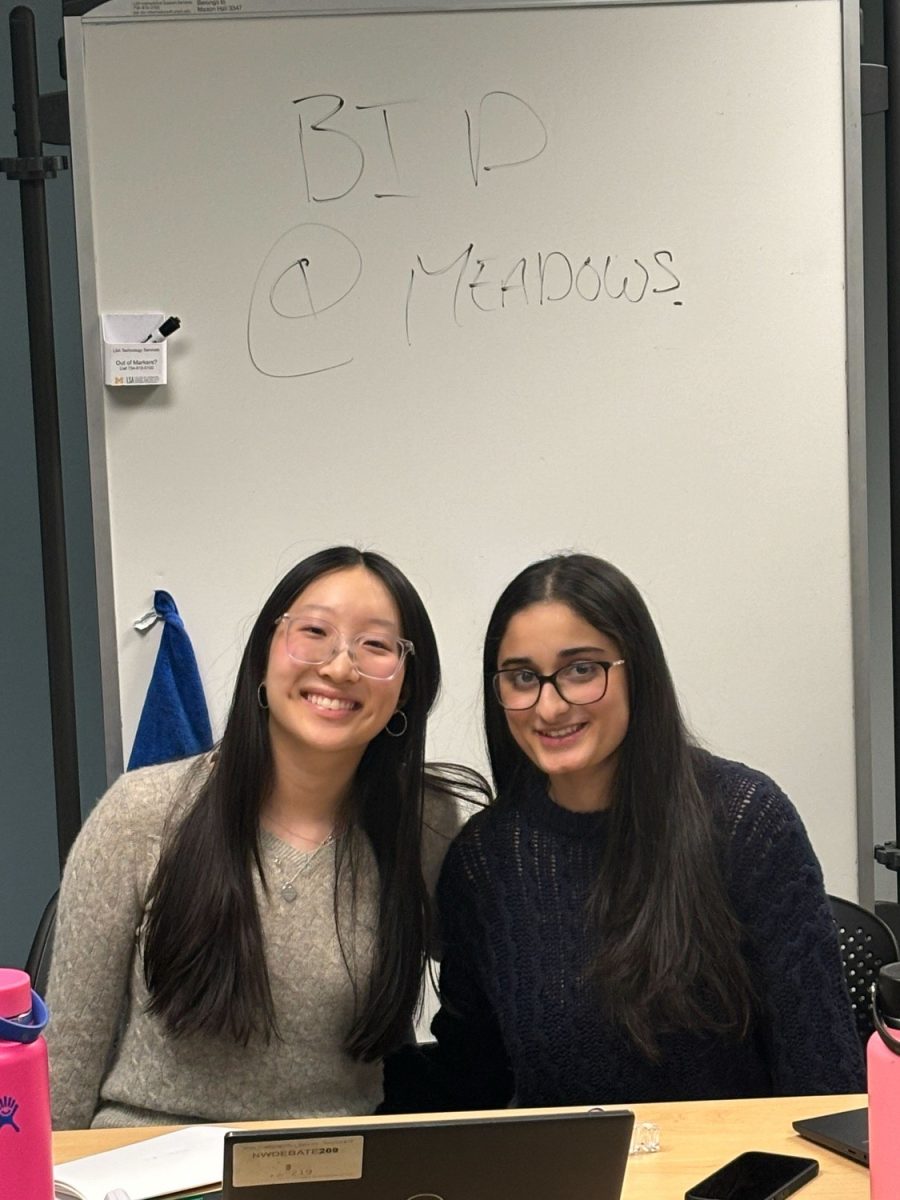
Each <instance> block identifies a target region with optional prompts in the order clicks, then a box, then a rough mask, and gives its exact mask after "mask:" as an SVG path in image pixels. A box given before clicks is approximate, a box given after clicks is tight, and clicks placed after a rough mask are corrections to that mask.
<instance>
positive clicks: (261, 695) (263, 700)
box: [256, 683, 269, 708]
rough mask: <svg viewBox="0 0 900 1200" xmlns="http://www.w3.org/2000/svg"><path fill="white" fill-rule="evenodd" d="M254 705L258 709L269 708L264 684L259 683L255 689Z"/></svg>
mask: <svg viewBox="0 0 900 1200" xmlns="http://www.w3.org/2000/svg"><path fill="white" fill-rule="evenodd" d="M256 703H257V704H258V705H259V707H260V708H268V707H269V694H268V692H267V691H266V685H265V684H264V683H261V684H260V685H259V687H258V688H257V689H256Z"/></svg>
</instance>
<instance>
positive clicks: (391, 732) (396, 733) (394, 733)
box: [384, 708, 409, 738]
mask: <svg viewBox="0 0 900 1200" xmlns="http://www.w3.org/2000/svg"><path fill="white" fill-rule="evenodd" d="M394 717H401V718H402V719H403V727H402V728H401V729H391V721H393V719H394ZM391 721H388V723H387V725H385V727H384V732H385V733H386V734H387V735H388V737H395V738H399V737H403V735H404V733H406V731H407V729H408V728H409V718H408V717H407V715H406V713H405V712H404V711H403V709H402V708H398V709H397V711H396V712H395V713H392V714H391Z"/></svg>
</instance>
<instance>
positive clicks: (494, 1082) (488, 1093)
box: [384, 554, 864, 1111]
mask: <svg viewBox="0 0 900 1200" xmlns="http://www.w3.org/2000/svg"><path fill="white" fill-rule="evenodd" d="M484 702H485V725H486V734H487V743H488V750H489V755H490V760H491V767H492V770H493V775H494V782H495V786H496V792H497V800H496V803H495V804H494V805H493V806H492V807H490V808H488V809H486V810H484V811H483V812H482V813H480V814H479V815H478V816H476V817H475V818H473V819H472V820H471V821H470V822H469V824H468V825H467V826H466V827H465V828H464V830H463V831H462V833H461V834H460V835H459V837H458V838H457V840H456V842H455V843H454V845H453V846H452V847H451V850H450V852H449V854H448V856H447V859H446V861H445V865H444V869H443V873H442V876H441V881H440V884H439V887H438V903H439V910H440V921H441V929H442V937H443V944H444V957H443V961H442V965H441V979H440V991H441V1009H440V1012H439V1013H438V1015H437V1016H436V1018H435V1020H434V1023H433V1026H432V1030H433V1033H434V1035H435V1037H436V1039H437V1041H436V1043H435V1044H434V1045H433V1046H427V1047H423V1048H414V1047H406V1048H404V1049H403V1050H402V1051H401V1052H400V1053H399V1054H398V1055H397V1056H395V1057H394V1058H393V1059H392V1060H389V1062H388V1064H387V1067H386V1076H385V1094H386V1101H385V1105H384V1110H385V1111H400V1110H404V1109H408V1110H432V1111H434V1110H438V1109H464V1108H482V1107H500V1106H504V1105H506V1104H508V1103H510V1102H511V1101H514V1102H515V1103H516V1104H519V1105H522V1106H533V1105H566V1104H603V1103H623V1102H639V1101H646V1100H654V1101H661V1100H684V1099H701V1098H702V1099H712V1098H719V1097H722V1098H724V1097H736V1096H766V1095H791V1094H804V1093H805V1094H813V1093H827V1092H853V1091H859V1090H861V1089H862V1088H863V1087H864V1073H863V1064H862V1054H861V1046H860V1043H859V1039H858V1036H857V1033H856V1029H855V1025H854V1021H853V1016H852V1012H851V1008H850V1001H849V998H848V994H847V990H846V986H845V983H844V978H843V972H842V967H841V960H840V953H839V949H838V942H837V936H836V931H835V927H834V923H833V921H832V917H831V913H830V909H829V904H828V900H827V898H826V895H825V889H824V886H823V882H822V872H821V869H820V867H819V863H818V861H817V859H816V856H815V854H814V853H813V850H812V847H811V846H810V843H809V840H808V838H807V835H806V832H805V830H804V828H803V825H802V823H801V821H800V818H799V816H798V815H797V813H796V811H795V809H794V808H793V806H792V805H791V803H790V801H789V800H788V799H787V797H786V796H785V795H784V793H783V792H782V791H781V790H780V789H779V788H778V787H777V785H776V784H775V783H773V782H772V780H771V779H769V778H767V777H766V776H765V775H762V774H760V773H759V772H757V771H753V770H750V769H749V768H748V767H745V766H742V765H741V764H739V763H734V762H728V761H726V760H724V759H720V758H716V757H714V756H713V755H711V754H708V753H706V752H704V751H702V750H701V749H699V748H698V747H697V746H696V745H695V744H694V743H693V742H692V741H691V739H690V737H689V736H688V734H687V732H686V729H685V726H684V723H683V720H682V717H681V714H680V711H679V707H678V702H677V699H676V695H675V689H674V687H673V684H672V680H671V677H670V675H669V670H668V667H667V665H666V661H665V657H664V654H663V650H662V647H661V645H660V641H659V637H658V635H657V632H656V629H655V627H654V625H653V621H652V619H651V617H650V614H649V612H648V611H647V608H646V605H645V604H644V602H643V600H642V599H641V597H640V595H639V593H638V592H637V589H636V588H635V587H634V585H633V584H632V583H631V582H630V581H629V580H628V579H627V578H626V577H625V576H624V575H623V574H622V573H621V572H620V571H618V570H617V569H616V568H615V567H613V566H611V565H610V564H609V563H606V562H604V561H602V560H600V559H596V558H592V557H590V556H588V555H581V554H573V555H565V556H559V557H556V558H551V559H547V560H545V561H542V562H538V563H535V564H533V565H532V566H530V567H528V568H527V569H526V570H525V571H523V572H522V573H521V574H520V575H519V576H517V577H516V579H514V580H513V581H512V583H511V584H510V585H509V586H508V587H507V588H506V590H505V591H504V593H503V595H502V596H501V597H500V599H499V601H498V603H497V605H496V608H495V609H494V612H493V615H492V617H491V620H490V624H489V626H488V631H487V637H486V642H485V650H484Z"/></svg>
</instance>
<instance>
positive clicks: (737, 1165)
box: [684, 1150, 819, 1200]
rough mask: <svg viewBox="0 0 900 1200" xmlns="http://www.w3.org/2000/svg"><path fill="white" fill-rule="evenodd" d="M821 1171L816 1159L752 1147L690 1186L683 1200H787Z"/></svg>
mask: <svg viewBox="0 0 900 1200" xmlns="http://www.w3.org/2000/svg"><path fill="white" fill-rule="evenodd" d="M818 1173H819V1164H818V1162H817V1161H816V1160H815V1159H814V1158H799V1157H798V1156H797V1155H795V1154H764V1153H763V1152H762V1151H760V1150H751V1151H749V1152H748V1153H747V1154H741V1155H739V1156H738V1157H737V1158H733V1159H732V1160H731V1162H730V1163H726V1164H725V1166H724V1167H720V1169H719V1170H718V1171H716V1172H715V1173H714V1174H713V1175H709V1176H708V1177H707V1178H706V1179H704V1180H703V1182H702V1183H697V1184H695V1185H694V1186H693V1187H692V1188H689V1189H688V1191H686V1192H685V1194H684V1200H785V1197H786V1196H792V1195H793V1194H794V1192H796V1191H797V1189H798V1188H801V1187H803V1185H804V1183H808V1182H809V1181H810V1179H814V1178H815V1176H816V1175H818Z"/></svg>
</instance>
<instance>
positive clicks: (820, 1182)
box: [53, 1096, 869, 1200]
mask: <svg viewBox="0 0 900 1200" xmlns="http://www.w3.org/2000/svg"><path fill="white" fill-rule="evenodd" d="M865 1103H866V1097H865V1096H802V1097H799V1098H792V1097H779V1098H776V1099H771V1100H728V1101H721V1100H702V1101H695V1102H693V1103H685V1104H635V1105H631V1106H629V1107H631V1108H632V1109H633V1111H634V1114H635V1120H636V1121H653V1122H655V1123H656V1124H657V1125H658V1126H659V1129H660V1141H661V1149H660V1151H659V1153H657V1154H641V1155H632V1157H631V1158H630V1160H629V1163H628V1170H627V1172H626V1175H625V1188H624V1190H623V1192H622V1197H623V1200H682V1197H683V1196H684V1193H685V1191H686V1190H687V1188H688V1187H689V1186H690V1185H691V1184H694V1183H698V1182H699V1181H700V1180H701V1179H703V1178H704V1176H706V1175H709V1174H710V1173H711V1172H712V1171H714V1170H715V1169H716V1168H717V1167H720V1166H721V1165H722V1164H723V1163H725V1162H727V1161H728V1160H729V1159H730V1158H734V1157H735V1156H736V1155H738V1154H741V1153H742V1152H743V1151H744V1150H771V1151H774V1152H776V1153H780V1154H799V1155H806V1156H807V1157H810V1158H816V1159H818V1161H819V1174H818V1176H817V1178H816V1179H814V1180H813V1181H812V1182H811V1183H809V1184H807V1185H806V1186H805V1187H804V1188H803V1190H802V1192H801V1193H800V1195H801V1196H802V1200H868V1196H869V1173H868V1171H867V1170H866V1169H865V1167H861V1166H859V1165H858V1164H857V1163H853V1162H850V1160H849V1159H846V1158H842V1157H841V1156H840V1155H838V1154H832V1153H831V1151H829V1150H825V1149H823V1148H821V1147H819V1146H814V1145H813V1144H812V1143H811V1142H807V1141H804V1140H803V1138H800V1137H798V1136H797V1135H796V1134H795V1133H794V1131H793V1129H792V1128H791V1121H793V1120H795V1119H797V1118H799V1117H812V1116H816V1115H818V1114H819V1113H828V1112H838V1111H840V1110H841V1109H845V1108H858V1107H860V1106H862V1105H864V1104H865ZM534 1111H542V1110H539V1109H536V1110H534ZM559 1111H566V1110H559ZM570 1111H573V1112H583V1111H584V1110H583V1108H581V1109H572V1110H570ZM460 1115H466V1116H471V1115H472V1114H471V1113H466V1114H460ZM397 1119H398V1118H396V1117H393V1118H389V1117H385V1118H378V1117H368V1118H366V1120H367V1121H377V1120H397ZM409 1119H410V1120H415V1119H416V1118H414V1117H411V1118H409ZM353 1122H354V1118H352V1117H350V1118H345V1119H344V1120H341V1121H335V1120H330V1121H329V1122H328V1124H330V1125H334V1124H342V1125H343V1124H346V1125H352V1124H353ZM242 1124H246V1122H243V1123H242ZM267 1124H268V1126H269V1127H274V1126H286V1125H289V1126H301V1125H302V1126H310V1125H315V1124H316V1122H314V1121H272V1122H269V1123H267ZM170 1128H173V1127H172V1126H168V1127H166V1128H155V1129H91V1130H79V1131H71V1132H62V1133H56V1134H54V1136H53V1153H54V1158H55V1161H56V1162H58V1163H59V1162H66V1161H67V1160H68V1159H70V1158H79V1157H81V1155H84V1154H94V1153H96V1152H97V1151H99V1150H110V1149H112V1148H113V1147H114V1146H123V1145H126V1144H128V1143H129V1142H136V1141H140V1140H141V1139H143V1138H147V1137H153V1136H154V1135H156V1134H158V1133H165V1132H168V1130H169V1129H170Z"/></svg>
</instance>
